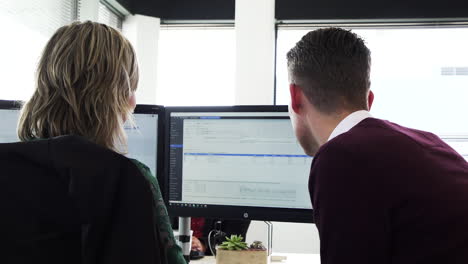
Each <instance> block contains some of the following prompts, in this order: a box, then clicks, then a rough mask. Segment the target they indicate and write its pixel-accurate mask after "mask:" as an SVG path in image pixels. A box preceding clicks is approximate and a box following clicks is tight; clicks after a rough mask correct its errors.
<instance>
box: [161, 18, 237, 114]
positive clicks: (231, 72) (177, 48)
mask: <svg viewBox="0 0 468 264" xmlns="http://www.w3.org/2000/svg"><path fill="white" fill-rule="evenodd" d="M158 58H159V60H158V67H157V79H158V91H157V94H156V103H157V104H162V105H186V106H190V105H232V104H234V101H235V98H234V78H235V31H234V28H232V27H229V28H219V27H200V28H193V27H192V28H191V27H185V28H184V27H167V26H162V27H161V30H160V36H159V53H158Z"/></svg>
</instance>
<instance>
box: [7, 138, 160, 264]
mask: <svg viewBox="0 0 468 264" xmlns="http://www.w3.org/2000/svg"><path fill="white" fill-rule="evenodd" d="M153 203H154V200H153V197H152V193H151V190H150V185H149V183H148V182H147V181H146V180H145V178H144V176H143V175H142V174H141V172H140V171H139V170H138V168H137V167H136V166H135V165H134V164H133V163H132V162H131V161H130V160H129V159H127V158H126V157H124V156H122V155H120V154H117V153H115V152H113V151H111V150H108V149H105V148H103V147H100V146H97V145H95V144H93V143H91V142H89V141H87V140H84V139H83V138H81V137H77V136H64V137H57V138H53V139H47V140H35V141H31V142H24V143H9V144H0V263H4V264H5V263H8V264H10V263H12V264H13V263H14V264H16V263H48V264H54V263H60V264H64V263H67V264H73V263H86V264H88V263H89V264H94V263H112V264H115V263H151V264H154V263H164V262H165V261H164V259H165V256H164V250H163V249H162V247H161V245H160V234H159V231H158V229H157V228H156V227H155V224H154V223H155V219H154V212H153V209H152V208H153Z"/></svg>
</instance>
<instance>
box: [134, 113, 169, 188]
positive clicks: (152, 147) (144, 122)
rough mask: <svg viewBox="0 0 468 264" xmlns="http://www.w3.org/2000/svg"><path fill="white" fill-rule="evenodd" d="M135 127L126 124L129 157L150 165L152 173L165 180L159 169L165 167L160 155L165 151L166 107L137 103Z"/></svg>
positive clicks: (160, 179)
mask: <svg viewBox="0 0 468 264" xmlns="http://www.w3.org/2000/svg"><path fill="white" fill-rule="evenodd" d="M133 116H134V121H135V127H133V126H131V125H129V124H128V123H127V124H126V125H125V131H126V132H127V137H128V140H127V141H128V154H127V157H129V158H133V159H137V160H138V161H140V162H142V163H144V164H145V165H146V166H148V167H149V169H150V170H151V173H152V174H153V175H154V176H156V177H158V179H159V181H160V182H161V181H163V180H164V178H163V175H162V172H161V171H158V169H162V168H163V160H161V161H159V162H158V156H160V157H163V155H161V153H163V152H164V147H163V144H164V140H163V138H162V137H163V136H164V108H163V107H161V106H158V105H137V106H136V108H135V111H134V115H133Z"/></svg>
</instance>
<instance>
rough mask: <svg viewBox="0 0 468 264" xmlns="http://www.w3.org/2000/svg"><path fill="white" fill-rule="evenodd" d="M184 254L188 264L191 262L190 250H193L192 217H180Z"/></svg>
mask: <svg viewBox="0 0 468 264" xmlns="http://www.w3.org/2000/svg"><path fill="white" fill-rule="evenodd" d="M178 240H179V242H180V245H181V248H182V253H183V254H184V258H185V260H186V261H187V263H189V262H190V250H191V249H192V236H191V234H190V217H179V236H178Z"/></svg>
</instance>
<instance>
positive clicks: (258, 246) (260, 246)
mask: <svg viewBox="0 0 468 264" xmlns="http://www.w3.org/2000/svg"><path fill="white" fill-rule="evenodd" d="M250 248H251V249H257V250H266V248H265V247H264V246H263V243H262V241H257V240H255V241H254V242H253V243H252V244H251V245H250Z"/></svg>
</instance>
